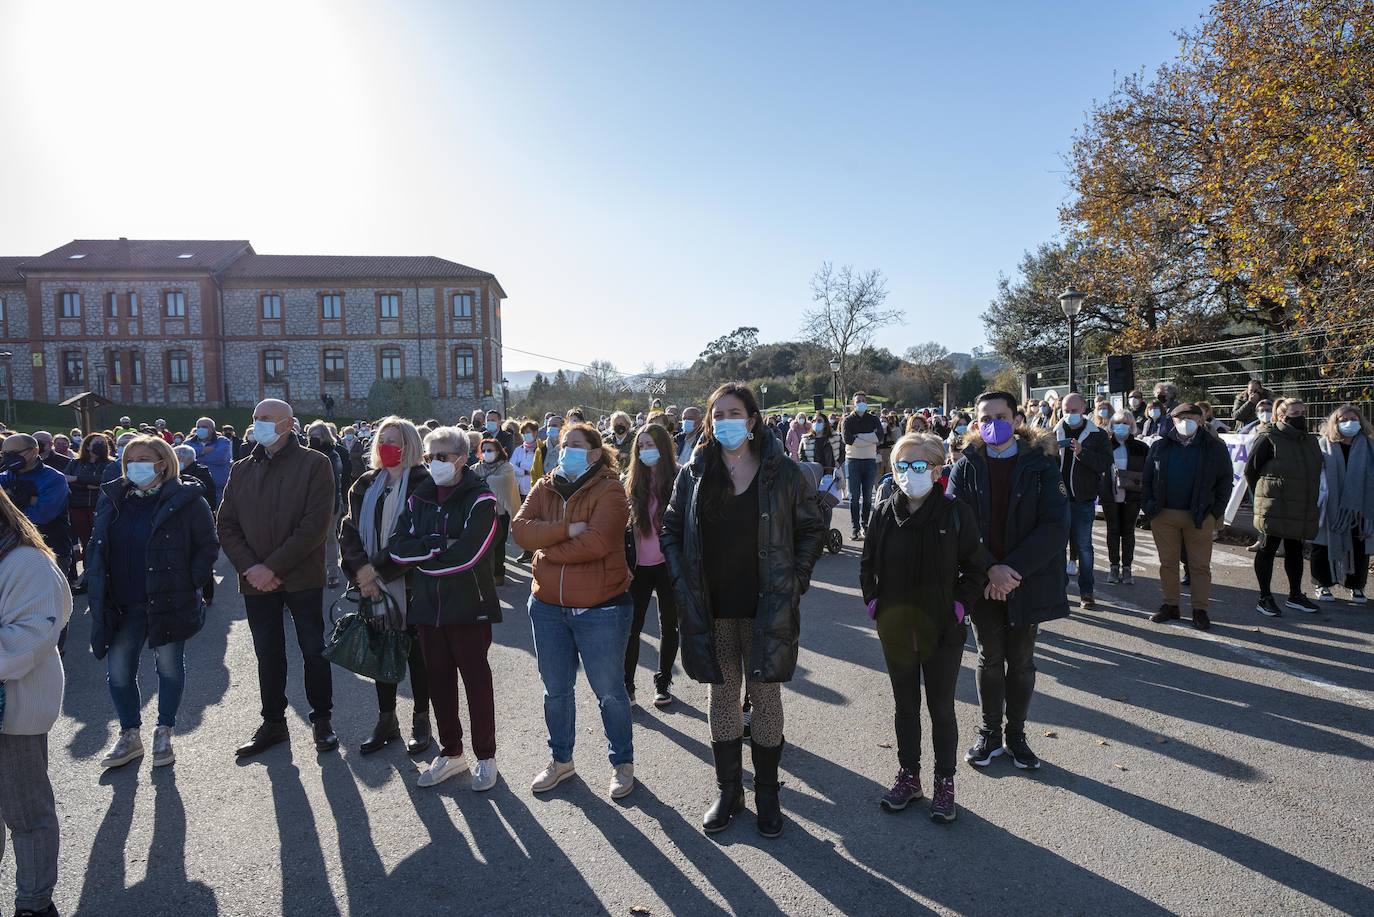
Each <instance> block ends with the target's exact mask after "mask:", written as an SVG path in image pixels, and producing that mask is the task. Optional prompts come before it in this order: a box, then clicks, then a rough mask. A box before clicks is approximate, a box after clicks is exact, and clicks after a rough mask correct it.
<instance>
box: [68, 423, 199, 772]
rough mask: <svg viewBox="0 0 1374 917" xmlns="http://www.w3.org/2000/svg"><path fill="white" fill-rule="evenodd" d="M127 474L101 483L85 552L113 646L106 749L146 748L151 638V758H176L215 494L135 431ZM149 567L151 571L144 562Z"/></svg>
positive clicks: (94, 630)
mask: <svg viewBox="0 0 1374 917" xmlns="http://www.w3.org/2000/svg"><path fill="white" fill-rule="evenodd" d="M120 469H121V470H122V472H123V476H122V477H119V478H116V479H115V480H113V481H110V482H108V483H106V484H105V485H103V486H102V487H101V497H100V503H99V506H98V508H97V509H96V516H95V530H94V532H93V533H92V535H91V542H90V546H89V548H88V550H87V552H86V587H87V594H88V601H89V603H90V613H91V622H92V623H91V651H92V653H94V655H95V657H96V658H97V659H101V658H106V657H107V656H108V663H107V672H108V678H109V686H110V697H111V699H112V700H113V701H114V706H115V712H116V714H117V715H118V717H119V734H118V735H117V736H116V738H115V742H114V745H113V746H111V748H110V750H109V751H108V752H106V753H105V756H104V757H103V758H102V759H101V761H100V764H101V766H102V767H107V768H109V767H119V766H120V765H123V764H127V763H129V762H130V761H133V760H135V759H137V758H141V757H143V753H144V752H143V738H142V735H141V727H142V709H143V702H142V700H141V699H140V697H139V693H138V662H139V658H140V657H141V656H142V654H143V650H144V649H145V648H147V649H151V650H153V653H154V657H155V659H156V662H157V680H158V703H157V727H156V728H155V729H154V730H153V766H154V767H157V766H161V765H166V764H171V763H172V762H173V761H174V760H175V755H174V754H173V752H172V732H173V729H174V728H175V726H176V716H177V709H178V707H179V706H180V704H181V696H182V691H183V689H184V688H185V685H186V667H185V653H184V650H185V645H186V640H187V639H189V638H190V637H192V636H194V635H195V634H196V633H198V632H199V631H200V628H201V626H202V625H203V624H204V623H205V606H204V604H203V603H202V601H201V590H202V589H203V588H204V586H205V584H206V583H208V582H209V581H210V578H211V574H212V570H213V568H214V563H215V558H216V557H217V556H218V555H219V539H218V537H217V536H216V534H215V522H214V518H213V517H212V516H211V514H210V504H209V503H207V502H206V501H205V498H204V497H203V496H202V493H201V490H200V488H198V487H193V486H190V485H183V484H182V483H181V481H180V479H179V475H180V470H181V466H180V463H179V462H178V461H177V456H176V453H175V452H173V451H172V447H171V446H170V445H169V444H168V443H167V442H165V441H164V440H163V439H162V438H161V437H158V436H138V437H135V438H134V439H132V440H130V442H129V443H128V445H126V446H125V447H124V452H123V455H122V456H121V459H120ZM145 571H146V572H145Z"/></svg>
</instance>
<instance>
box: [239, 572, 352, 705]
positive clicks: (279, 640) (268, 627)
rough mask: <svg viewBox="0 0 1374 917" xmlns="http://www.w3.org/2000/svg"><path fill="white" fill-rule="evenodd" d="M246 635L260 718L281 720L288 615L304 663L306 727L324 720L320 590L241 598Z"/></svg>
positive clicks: (329, 677) (329, 694)
mask: <svg viewBox="0 0 1374 917" xmlns="http://www.w3.org/2000/svg"><path fill="white" fill-rule="evenodd" d="M243 606H244V609H245V610H246V611H247V612H248V629H249V631H250V632H252V634H253V652H254V653H255V654H256V655H257V657H258V690H259V692H260V693H261V694H262V718H263V719H264V720H267V721H269V722H281V721H283V720H285V719H286V619H285V617H284V615H283V612H288V613H290V615H291V622H292V623H293V624H294V625H295V628H296V642H297V643H298V644H300V648H301V657H302V659H303V660H304V663H305V697H306V700H308V701H309V702H310V721H311V722H312V723H313V722H318V721H319V720H327V719H329V717H330V715H331V714H332V712H333V709H334V681H333V673H332V672H331V671H330V668H329V660H328V659H325V658H324V590H323V589H306V590H303V591H301V592H281V591H277V592H268V593H266V594H264V595H245V596H244V597H243Z"/></svg>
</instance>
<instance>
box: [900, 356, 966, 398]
mask: <svg viewBox="0 0 1374 917" xmlns="http://www.w3.org/2000/svg"><path fill="white" fill-rule="evenodd" d="M904 356H905V359H906V363H907V367H906V368H907V372H908V373H909V374H910V375H911V377H912V378H913V379H915V380H916V383H917V387H916V393H917V395H916V397H917V399H918V400H920V401H925V402H928V403H931V404H935V403H938V402H939V401H940V398H941V396H942V395H943V393H944V386H945V383H946V382H953V381H955V379H957V378H958V376H957V374H956V373H955V372H954V367H953V365H951V364H950V362H949V351H948V350H946V349H945V348H944V347H941V346H940V345H939V344H937V343H936V342H934V341H926V342H925V343H924V344H917V345H916V346H915V347H909V348H907V351H906V354H905V355H904Z"/></svg>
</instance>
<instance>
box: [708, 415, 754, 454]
mask: <svg viewBox="0 0 1374 917" xmlns="http://www.w3.org/2000/svg"><path fill="white" fill-rule="evenodd" d="M715 431H716V439H717V440H719V441H720V444H721V445H722V446H724V447H725V448H726V449H730V450H732V451H733V450H735V449H738V448H739V447H740V446H742V445H744V442H745V440H747V439H748V438H749V421H748V420H745V419H744V418H742V417H727V418H725V419H724V420H717V421H716V426H715Z"/></svg>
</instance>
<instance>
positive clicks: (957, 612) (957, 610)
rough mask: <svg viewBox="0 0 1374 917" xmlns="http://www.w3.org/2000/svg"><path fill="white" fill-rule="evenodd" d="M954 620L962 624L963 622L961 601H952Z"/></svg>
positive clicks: (962, 604)
mask: <svg viewBox="0 0 1374 917" xmlns="http://www.w3.org/2000/svg"><path fill="white" fill-rule="evenodd" d="M954 620H956V621H958V622H959V623H960V624H963V623H964V603H963V602H955V603H954Z"/></svg>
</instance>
